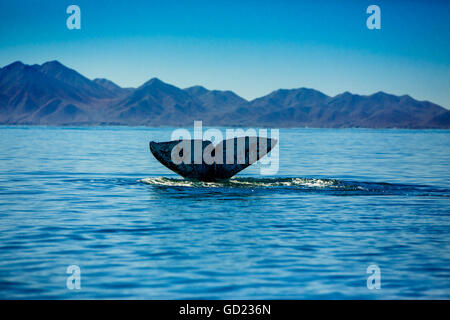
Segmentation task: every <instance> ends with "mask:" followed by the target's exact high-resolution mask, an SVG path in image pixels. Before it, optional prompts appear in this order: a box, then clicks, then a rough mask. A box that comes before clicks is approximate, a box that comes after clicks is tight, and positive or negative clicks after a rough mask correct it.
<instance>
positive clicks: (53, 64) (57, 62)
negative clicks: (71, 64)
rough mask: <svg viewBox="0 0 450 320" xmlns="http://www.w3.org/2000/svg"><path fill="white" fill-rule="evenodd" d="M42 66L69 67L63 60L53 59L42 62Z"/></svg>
mask: <svg viewBox="0 0 450 320" xmlns="http://www.w3.org/2000/svg"><path fill="white" fill-rule="evenodd" d="M42 66H58V67H64V68H67V67H66V66H65V65H63V64H62V63H61V62H59V61H58V60H51V61H47V62H44V63H43V64H42Z"/></svg>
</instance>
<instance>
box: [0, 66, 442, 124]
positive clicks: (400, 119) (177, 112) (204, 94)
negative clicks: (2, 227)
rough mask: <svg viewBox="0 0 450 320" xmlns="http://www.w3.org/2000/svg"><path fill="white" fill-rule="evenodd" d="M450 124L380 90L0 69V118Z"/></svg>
mask: <svg viewBox="0 0 450 320" xmlns="http://www.w3.org/2000/svg"><path fill="white" fill-rule="evenodd" d="M194 120H202V121H203V122H204V125H222V126H264V127H334V128H342V127H366V128H450V111H449V110H447V109H445V108H443V107H441V106H439V105H437V104H434V103H431V102H428V101H417V100H415V99H413V98H411V97H410V96H408V95H404V96H396V95H392V94H387V93H384V92H377V93H375V94H372V95H357V94H351V93H349V92H344V93H342V94H339V95H336V96H334V97H330V96H327V95H325V94H323V93H322V92H320V91H317V90H314V89H309V88H299V89H279V90H276V91H273V92H272V93H270V94H268V95H266V96H263V97H260V98H257V99H254V100H252V101H247V100H245V99H244V98H242V97H240V96H238V95H237V94H235V93H234V92H232V91H220V90H208V89H206V88H204V87H202V86H193V87H189V88H185V89H180V88H178V87H176V86H173V85H170V84H167V83H165V82H163V81H161V80H159V79H157V78H152V79H150V80H149V81H147V82H146V83H144V84H143V85H141V86H140V87H138V88H135V89H134V88H121V87H120V86H118V85H117V84H115V83H114V82H112V81H110V80H107V79H98V78H97V79H94V80H90V79H88V78H86V77H84V76H82V75H81V74H79V73H78V72H76V71H75V70H73V69H70V68H67V67H65V66H64V65H62V64H61V63H59V62H58V61H50V62H46V63H44V64H42V65H37V64H36V65H25V64H23V63H21V62H14V63H12V64H10V65H8V66H5V67H3V68H1V69H0V124H45V125H80V124H82V125H98V124H117V125H150V126H191V125H192V123H193V121H194Z"/></svg>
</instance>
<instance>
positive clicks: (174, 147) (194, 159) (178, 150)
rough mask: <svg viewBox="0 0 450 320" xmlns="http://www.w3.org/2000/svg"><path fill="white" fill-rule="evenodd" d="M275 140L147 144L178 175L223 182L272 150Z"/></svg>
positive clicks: (182, 141) (254, 139)
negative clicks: (215, 143)
mask: <svg viewBox="0 0 450 320" xmlns="http://www.w3.org/2000/svg"><path fill="white" fill-rule="evenodd" d="M277 142H278V141H277V140H276V139H270V138H265V137H259V138H257V137H239V138H233V139H228V140H223V141H221V142H220V143H218V144H217V145H216V146H214V144H213V143H212V142H211V141H205V140H174V141H168V142H154V141H150V151H151V152H152V154H153V156H154V157H155V158H156V159H157V160H158V161H159V162H161V163H162V164H163V165H164V166H166V167H167V168H169V169H170V170H172V171H174V172H176V173H178V174H179V175H180V176H182V177H185V178H188V179H195V180H200V181H218V180H226V179H229V178H231V177H232V176H234V175H235V174H237V173H238V172H240V171H242V170H244V169H245V168H247V167H248V166H250V165H251V164H253V163H255V162H256V161H258V160H259V159H261V158H262V157H264V156H265V155H266V154H267V153H269V152H270V150H272V148H273V147H275V145H276V144H277Z"/></svg>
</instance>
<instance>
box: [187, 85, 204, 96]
mask: <svg viewBox="0 0 450 320" xmlns="http://www.w3.org/2000/svg"><path fill="white" fill-rule="evenodd" d="M184 91H187V92H189V93H190V94H195V95H199V94H205V93H207V92H209V90H208V89H206V88H205V87H203V86H199V85H196V86H192V87H188V88H185V89H184Z"/></svg>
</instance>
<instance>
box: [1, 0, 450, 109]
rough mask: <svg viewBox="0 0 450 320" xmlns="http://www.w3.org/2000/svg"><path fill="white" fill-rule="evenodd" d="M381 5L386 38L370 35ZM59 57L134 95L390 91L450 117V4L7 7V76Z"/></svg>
mask: <svg viewBox="0 0 450 320" xmlns="http://www.w3.org/2000/svg"><path fill="white" fill-rule="evenodd" d="M70 4H77V5H79V6H80V8H81V24H82V26H81V30H68V29H67V27H66V18H67V17H68V15H67V14H66V8H67V6H68V5H70ZM370 4H377V5H379V6H380V8H381V27H382V28H381V30H368V29H367V28H366V19H367V17H368V14H366V8H367V7H368V6H369V5H370ZM55 59H56V60H59V61H61V62H62V63H63V64H65V65H67V66H69V67H71V68H74V69H76V70H77V71H79V72H81V73H82V74H84V75H85V76H87V77H89V78H95V77H105V78H108V79H110V80H113V81H114V82H116V83H117V84H119V85H121V86H125V87H127V86H133V87H136V86H139V85H141V84H142V83H143V82H145V81H147V80H148V79H149V78H151V77H158V78H160V79H161V80H163V81H166V82H169V83H171V84H174V85H177V86H179V87H187V86H191V85H196V84H201V85H204V86H205V87H207V88H209V89H228V90H233V91H235V92H236V93H238V94H239V95H242V96H243V97H245V98H247V99H252V98H255V97H258V96H262V95H265V94H267V93H269V92H271V91H273V90H275V89H278V88H297V87H310V88H314V89H318V90H321V91H323V92H324V93H326V94H329V95H335V94H338V93H341V92H344V91H350V92H352V93H359V94H371V93H374V92H377V91H380V90H382V91H385V92H389V93H394V94H410V95H411V96H413V97H414V98H417V99H420V100H430V101H433V102H435V103H438V104H440V105H442V106H444V107H447V108H450V1H399V0H397V1H378V0H370V1H320V0H319V1H317V0H316V1H308V2H307V1H283V0H277V1H264V0H258V1H245V0H241V1H230V0H228V1H213V0H209V1H182V0H178V1H172V0H165V1H151V0H147V1H132V0H128V1H107V0H101V1H100V0H90V1H81V0H71V1H61V0H59V1H54V0H53V1H46V0H40V1H23V0H14V1H11V0H8V1H5V0H0V66H4V65H7V64H9V63H11V62H13V61H16V60H21V61H23V62H24V63H28V64H33V63H43V62H45V61H48V60H55Z"/></svg>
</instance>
